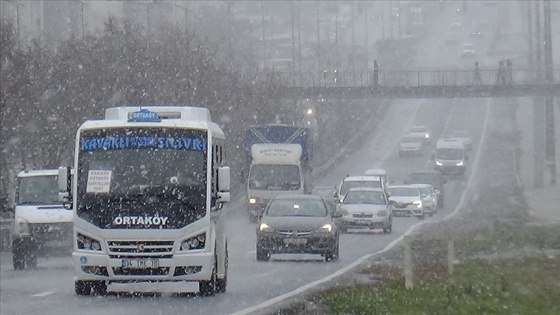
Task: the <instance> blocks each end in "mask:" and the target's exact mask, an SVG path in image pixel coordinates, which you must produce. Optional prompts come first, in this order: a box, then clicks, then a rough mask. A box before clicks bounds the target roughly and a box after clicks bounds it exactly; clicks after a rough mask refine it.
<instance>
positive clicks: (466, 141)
mask: <svg viewBox="0 0 560 315" xmlns="http://www.w3.org/2000/svg"><path fill="white" fill-rule="evenodd" d="M450 138H453V139H459V140H461V141H462V142H463V145H464V146H465V149H466V150H467V151H470V150H472V139H471V135H470V134H469V133H468V132H466V131H463V130H457V131H453V132H452V133H451V135H450Z"/></svg>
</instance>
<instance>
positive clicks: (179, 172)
mask: <svg viewBox="0 0 560 315" xmlns="http://www.w3.org/2000/svg"><path fill="white" fill-rule="evenodd" d="M206 139H207V138H206V132H205V131H200V130H180V129H166V128H142V129H140V128H126V129H125V128H120V129H105V130H86V131H83V132H82V134H81V139H80V152H79V159H78V163H79V165H78V171H77V176H78V178H77V181H78V207H77V213H78V216H80V217H81V218H83V219H85V220H87V221H89V222H91V223H93V224H95V225H96V226H98V227H100V228H180V227H183V226H185V225H187V224H190V223H192V222H194V221H196V220H198V219H200V218H202V217H204V216H205V215H206V187H207V185H206V160H207V158H206V154H207V152H206V146H207V143H206ZM139 218H142V219H141V220H140V219H139ZM155 218H157V219H155ZM164 218H165V219H164ZM138 222H140V223H138ZM164 222H165V223H164ZM158 223H159V224H158Z"/></svg>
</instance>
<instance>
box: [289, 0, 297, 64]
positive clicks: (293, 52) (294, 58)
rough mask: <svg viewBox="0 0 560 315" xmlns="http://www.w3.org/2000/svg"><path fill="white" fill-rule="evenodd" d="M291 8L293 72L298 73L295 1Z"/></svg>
mask: <svg viewBox="0 0 560 315" xmlns="http://www.w3.org/2000/svg"><path fill="white" fill-rule="evenodd" d="M290 8H291V12H292V71H293V72H295V71H296V34H295V26H294V1H293V0H292V1H290Z"/></svg>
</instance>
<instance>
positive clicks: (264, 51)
mask: <svg viewBox="0 0 560 315" xmlns="http://www.w3.org/2000/svg"><path fill="white" fill-rule="evenodd" d="M261 22H262V51H263V68H266V67H265V65H266V64H267V62H266V44H265V38H264V34H265V33H264V2H263V1H261Z"/></svg>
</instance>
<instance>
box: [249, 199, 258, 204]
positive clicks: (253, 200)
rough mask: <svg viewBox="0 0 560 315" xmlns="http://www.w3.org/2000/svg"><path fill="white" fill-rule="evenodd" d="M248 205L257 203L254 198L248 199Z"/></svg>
mask: <svg viewBox="0 0 560 315" xmlns="http://www.w3.org/2000/svg"><path fill="white" fill-rule="evenodd" d="M249 203H250V204H252V205H253V204H255V203H257V199H256V198H249Z"/></svg>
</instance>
